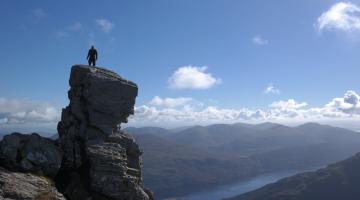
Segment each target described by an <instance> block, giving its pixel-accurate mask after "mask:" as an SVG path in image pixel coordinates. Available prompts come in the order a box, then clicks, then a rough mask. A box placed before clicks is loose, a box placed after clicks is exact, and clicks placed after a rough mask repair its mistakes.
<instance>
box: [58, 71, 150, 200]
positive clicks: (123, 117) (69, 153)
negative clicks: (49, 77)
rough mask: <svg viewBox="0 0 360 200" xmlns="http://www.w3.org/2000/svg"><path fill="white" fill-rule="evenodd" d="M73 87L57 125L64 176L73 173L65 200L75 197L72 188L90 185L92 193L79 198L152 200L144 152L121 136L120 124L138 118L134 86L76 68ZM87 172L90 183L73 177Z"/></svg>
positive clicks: (112, 76) (111, 75)
mask: <svg viewBox="0 0 360 200" xmlns="http://www.w3.org/2000/svg"><path fill="white" fill-rule="evenodd" d="M69 83H70V86H71V88H70V90H69V92H68V97H69V100H70V103H69V106H68V107H66V108H65V109H63V112H62V117H61V121H60V122H59V124H58V132H59V136H60V138H59V143H60V145H61V147H62V149H64V154H65V156H64V160H63V170H64V171H72V172H73V173H72V174H71V177H72V178H71V181H70V183H69V184H68V186H67V187H65V188H64V190H65V191H66V194H67V196H76V194H74V192H72V191H75V190H76V187H73V185H75V184H74V183H78V184H80V183H81V182H84V181H83V180H86V181H88V183H89V184H90V185H89V189H88V191H87V192H84V191H83V190H82V192H81V194H83V195H81V196H82V197H81V198H96V199H119V200H120V199H121V200H122V199H126V200H148V199H153V197H152V193H151V192H150V191H149V190H147V189H145V188H143V186H142V179H141V159H140V156H141V154H142V152H141V150H140V148H139V146H138V145H137V144H136V143H135V141H134V139H133V138H132V137H130V136H129V135H127V134H124V133H122V132H121V131H120V130H119V127H120V126H119V125H120V123H124V122H127V118H128V116H129V115H130V114H133V113H134V104H135V99H136V96H137V92H138V89H137V86H136V84H134V83H132V82H131V81H127V80H125V79H123V78H121V77H120V76H119V75H117V74H115V73H114V72H111V71H109V70H106V69H103V68H98V67H96V68H95V67H88V66H80V65H76V66H73V68H72V70H71V76H70V81H69ZM84 169H86V170H88V173H87V174H88V176H87V177H86V176H85V177H84V174H80V173H78V174H76V173H75V174H74V171H83V170H84ZM86 181H85V182H86ZM74 189H75V190H74ZM145 191H147V192H145ZM76 198H79V197H76Z"/></svg>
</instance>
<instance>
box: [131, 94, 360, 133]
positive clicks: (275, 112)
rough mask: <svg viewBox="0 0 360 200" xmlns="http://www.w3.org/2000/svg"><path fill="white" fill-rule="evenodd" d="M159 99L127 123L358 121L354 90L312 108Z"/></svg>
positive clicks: (305, 105) (359, 105)
mask: <svg viewBox="0 0 360 200" xmlns="http://www.w3.org/2000/svg"><path fill="white" fill-rule="evenodd" d="M160 99H161V98H160ZM165 99H166V98H165ZM153 100H154V99H153ZM155 101H156V102H157V101H158V100H155ZM192 101H195V100H194V99H192ZM159 102H160V103H153V104H151V105H143V106H139V107H136V108H135V115H134V116H131V117H130V119H129V125H135V126H144V125H159V126H181V125H197V124H200V125H201V124H203V125H205V124H212V123H235V122H248V123H260V122H265V121H272V122H279V123H287V124H291V123H305V122H326V121H328V122H332V123H337V122H341V123H343V124H344V123H345V124H346V123H351V124H354V122H356V123H358V121H359V120H360V96H359V95H358V94H357V93H356V92H355V91H347V92H346V93H345V94H344V96H343V97H338V98H334V99H332V100H331V101H330V102H329V103H326V104H325V105H323V106H320V107H314V106H313V107H311V106H310V105H309V104H308V103H306V102H298V101H296V100H294V99H289V100H283V101H275V102H273V103H271V104H270V105H269V107H268V108H267V109H253V108H240V109H224V108H218V107H214V106H206V107H204V106H201V107H193V106H187V105H188V103H189V102H188V103H184V102H182V103H183V104H182V107H176V106H173V107H171V106H163V102H164V99H161V101H159ZM337 125H338V124H337Z"/></svg>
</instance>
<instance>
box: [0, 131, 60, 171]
mask: <svg viewBox="0 0 360 200" xmlns="http://www.w3.org/2000/svg"><path fill="white" fill-rule="evenodd" d="M61 161H62V151H61V150H60V148H59V147H57V146H56V145H55V144H54V141H52V140H50V139H47V138H43V137H41V136H39V135H38V134H36V133H33V134H31V135H25V134H20V133H13V134H11V135H6V136H5V137H4V138H3V140H2V141H1V142H0V162H1V165H2V166H4V167H7V168H9V169H16V170H18V171H23V172H35V173H38V174H43V175H46V176H48V177H55V176H56V174H57V172H58V171H59V169H60V167H61Z"/></svg>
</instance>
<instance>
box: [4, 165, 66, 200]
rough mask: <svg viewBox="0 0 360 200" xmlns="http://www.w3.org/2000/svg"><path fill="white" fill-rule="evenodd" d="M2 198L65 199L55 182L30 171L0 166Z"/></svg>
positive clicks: (17, 199)
mask: <svg viewBox="0 0 360 200" xmlns="http://www.w3.org/2000/svg"><path fill="white" fill-rule="evenodd" d="M0 199H4V200H5V199H6V200H20V199H21V200H65V198H64V196H63V195H62V194H60V193H59V192H58V191H57V189H56V187H55V186H54V183H53V182H52V181H51V180H50V179H48V178H45V177H41V176H36V175H34V174H30V173H20V172H11V171H8V170H6V169H4V168H2V167H0Z"/></svg>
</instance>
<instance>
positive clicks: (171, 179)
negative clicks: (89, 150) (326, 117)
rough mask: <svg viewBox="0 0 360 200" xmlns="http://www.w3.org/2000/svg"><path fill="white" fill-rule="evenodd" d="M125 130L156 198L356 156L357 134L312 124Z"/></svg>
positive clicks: (147, 184) (358, 141)
mask: <svg viewBox="0 0 360 200" xmlns="http://www.w3.org/2000/svg"><path fill="white" fill-rule="evenodd" d="M147 129H149V131H147ZM130 130H131V132H130ZM154 130H160V131H161V132H160V133H157V132H156V131H154ZM125 131H127V132H128V133H131V134H133V135H135V137H136V140H137V142H138V143H139V144H140V147H141V148H142V149H143V150H144V155H143V161H144V162H143V163H144V183H145V185H146V186H147V187H150V188H152V189H153V191H154V192H155V195H156V197H157V198H158V199H162V198H167V197H174V196H182V195H184V194H188V193H191V192H194V191H201V190H204V189H211V188H213V187H216V186H219V185H223V184H225V183H231V182H233V181H238V180H241V179H243V178H245V177H251V176H255V175H258V174H262V173H267V172H274V171H279V170H289V169H305V168H308V167H314V166H323V165H327V164H330V163H333V162H336V161H339V160H342V159H345V158H346V157H348V156H350V155H353V154H354V153H356V152H359V151H360V135H359V134H358V133H356V132H352V131H349V130H346V129H340V128H336V127H330V126H324V125H320V124H313V123H309V124H304V125H301V126H298V127H287V126H283V125H280V124H273V123H265V124H259V125H251V124H215V125H210V126H194V127H188V128H184V129H182V128H180V129H176V130H169V129H157V128H154V127H150V128H147V127H143V128H131V129H129V128H127V129H126V130H125Z"/></svg>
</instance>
